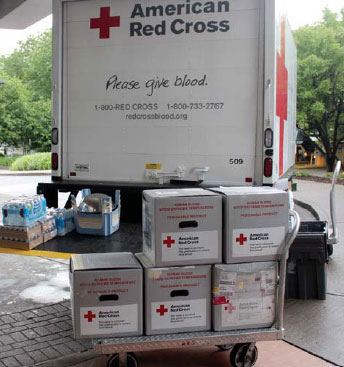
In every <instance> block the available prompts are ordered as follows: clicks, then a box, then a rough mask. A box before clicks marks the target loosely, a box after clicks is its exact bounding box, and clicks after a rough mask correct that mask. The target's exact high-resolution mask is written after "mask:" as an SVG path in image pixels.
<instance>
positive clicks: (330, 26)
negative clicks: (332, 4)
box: [295, 9, 344, 171]
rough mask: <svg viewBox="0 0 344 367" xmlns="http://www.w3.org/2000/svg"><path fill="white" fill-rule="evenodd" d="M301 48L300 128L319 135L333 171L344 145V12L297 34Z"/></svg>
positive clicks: (329, 15) (328, 15) (326, 15)
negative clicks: (337, 156)
mask: <svg viewBox="0 0 344 367" xmlns="http://www.w3.org/2000/svg"><path fill="white" fill-rule="evenodd" d="M295 39H296V43H297V48H298V97H297V102H298V116H297V121H298V125H299V127H301V128H303V129H304V130H305V131H306V132H307V133H309V134H313V135H316V136H317V137H318V139H319V141H320V142H321V144H318V149H320V151H321V152H322V153H323V154H324V156H325V158H326V162H327V167H328V170H329V171H332V170H333V168H334V164H335V161H336V154H337V151H338V148H339V147H340V145H341V144H343V143H344V9H343V10H342V12H341V14H335V13H332V12H331V11H330V10H328V9H325V10H324V14H323V20H322V22H321V23H319V24H316V25H314V26H305V27H302V28H300V29H298V30H297V31H295Z"/></svg>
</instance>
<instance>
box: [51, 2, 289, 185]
mask: <svg viewBox="0 0 344 367" xmlns="http://www.w3.org/2000/svg"><path fill="white" fill-rule="evenodd" d="M53 8H54V10H53V11H54V13H53V14H54V25H53V29H54V45H53V49H54V55H53V61H54V63H53V89H54V93H53V95H54V98H53V101H54V107H53V123H52V125H53V126H52V128H53V144H52V152H53V173H52V176H53V177H54V178H55V179H56V178H59V179H62V180H68V181H72V180H78V181H102V182H104V181H108V182H110V181H111V182H113V181H117V182H132V183H154V182H160V183H168V182H170V181H171V180H182V181H191V182H199V181H202V182H203V183H204V184H209V185H218V184H223V185H253V184H254V185H263V184H268V185H271V184H275V183H276V181H277V180H278V179H279V178H281V177H283V176H285V175H287V174H288V171H289V170H290V168H291V167H292V166H293V164H294V155H295V138H296V137H295V130H296V129H295V118H296V48H295V44H294V41H293V36H292V32H291V29H290V27H289V25H288V23H287V21H286V19H285V17H283V16H281V15H280V12H279V8H278V1H275V0H227V1H226V0H223V1H220V0H211V1H209V0H181V1H175V0H154V1H153V0H141V1H135V0H106V1H103V0H78V1H75V0H73V1H69V0H54V5H53Z"/></svg>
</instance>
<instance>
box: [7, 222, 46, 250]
mask: <svg viewBox="0 0 344 367" xmlns="http://www.w3.org/2000/svg"><path fill="white" fill-rule="evenodd" d="M42 243H43V233H42V228H41V224H40V223H39V222H35V223H33V224H32V225H31V226H30V227H15V226H1V225H0V247H6V248H14V249H19V250H31V249H33V248H34V247H36V246H38V245H41V244H42Z"/></svg>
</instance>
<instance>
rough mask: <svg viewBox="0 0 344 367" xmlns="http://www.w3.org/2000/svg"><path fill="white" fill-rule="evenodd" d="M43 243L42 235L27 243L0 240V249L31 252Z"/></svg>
mask: <svg viewBox="0 0 344 367" xmlns="http://www.w3.org/2000/svg"><path fill="white" fill-rule="evenodd" d="M42 243H43V234H42V233H41V234H40V235H39V236H37V237H34V238H31V239H29V240H27V241H19V240H15V239H12V240H10V239H0V247H5V248H13V249H18V250H32V249H33V248H35V247H37V246H39V245H41V244H42Z"/></svg>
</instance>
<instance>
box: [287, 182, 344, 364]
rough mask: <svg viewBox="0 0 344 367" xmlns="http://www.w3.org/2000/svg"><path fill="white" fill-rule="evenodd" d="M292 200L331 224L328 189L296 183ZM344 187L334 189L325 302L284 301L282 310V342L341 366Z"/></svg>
mask: <svg viewBox="0 0 344 367" xmlns="http://www.w3.org/2000/svg"><path fill="white" fill-rule="evenodd" d="M295 182H297V186H298V190H297V192H295V193H294V196H295V198H296V199H298V200H302V201H304V202H306V203H308V204H310V205H312V206H313V208H314V209H315V210H316V211H317V212H318V213H319V216H320V219H321V220H327V221H330V205H329V192H330V188H331V185H330V184H323V183H315V182H311V181H303V180H302V181H301V180H295ZM343 203H344V186H342V185H337V187H336V214H337V226H338V230H339V243H338V244H337V245H335V246H334V253H333V255H332V257H331V259H330V261H329V264H328V269H327V299H326V301H319V300H287V301H286V306H285V328H286V335H285V339H286V340H287V341H289V342H291V343H293V344H294V345H297V346H298V347H300V348H302V349H304V350H307V351H309V352H311V353H314V354H315V355H317V356H320V357H322V358H325V359H326V360H329V361H331V362H333V363H335V364H337V365H339V366H344V340H343V338H342V334H343V330H344V317H343V313H342V312H343V311H342V310H343V309H344V205H343Z"/></svg>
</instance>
